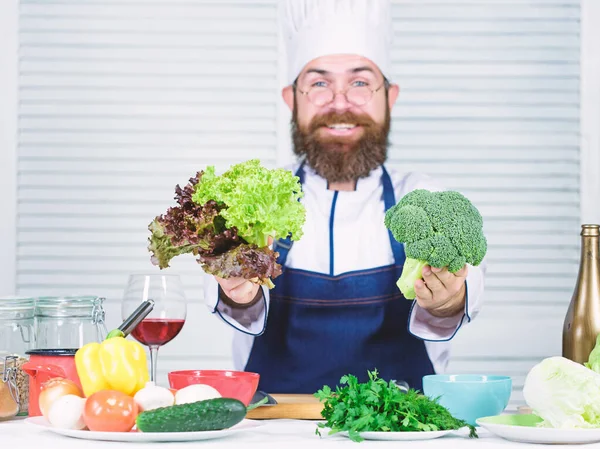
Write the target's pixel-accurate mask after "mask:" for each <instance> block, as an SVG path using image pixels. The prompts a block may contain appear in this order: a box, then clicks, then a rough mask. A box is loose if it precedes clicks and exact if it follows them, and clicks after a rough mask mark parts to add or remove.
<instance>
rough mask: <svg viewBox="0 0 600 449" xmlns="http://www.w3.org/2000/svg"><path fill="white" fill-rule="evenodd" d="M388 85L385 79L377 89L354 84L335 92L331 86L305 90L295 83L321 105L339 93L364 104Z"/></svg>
mask: <svg viewBox="0 0 600 449" xmlns="http://www.w3.org/2000/svg"><path fill="white" fill-rule="evenodd" d="M387 86H388V81H387V80H384V81H383V83H382V84H381V86H379V87H378V88H377V89H371V88H370V87H369V86H352V87H348V88H347V89H345V90H342V91H339V92H334V91H333V90H332V89H331V88H330V87H324V86H314V87H312V88H311V89H309V90H308V91H307V92H304V91H302V90H300V89H299V88H298V85H297V84H296V83H294V87H295V88H296V90H297V91H298V92H299V93H301V94H302V95H305V96H306V98H308V101H310V102H311V103H312V104H314V105H315V106H319V107H320V106H325V105H326V104H329V103H331V102H332V101H333V99H334V98H335V96H336V95H337V94H344V95H345V96H346V100H347V101H348V103H352V104H353V105H355V106H364V105H365V104H367V103H368V102H369V101H371V99H372V98H373V95H374V94H375V93H376V92H379V91H380V90H381V89H382V88H383V87H386V88H387Z"/></svg>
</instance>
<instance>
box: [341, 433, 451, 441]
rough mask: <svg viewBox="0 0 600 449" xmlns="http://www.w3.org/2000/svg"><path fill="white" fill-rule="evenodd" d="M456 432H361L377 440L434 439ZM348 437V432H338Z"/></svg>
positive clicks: (367, 438) (362, 434)
mask: <svg viewBox="0 0 600 449" xmlns="http://www.w3.org/2000/svg"><path fill="white" fill-rule="evenodd" d="M452 432H454V430H436V431H433V432H360V436H361V437H362V438H364V439H365V440H376V441H414V440H432V439H434V438H440V437H443V436H444V435H448V434H449V433H452ZM338 434H339V435H343V436H345V437H347V438H350V437H349V436H348V432H346V431H343V432H338Z"/></svg>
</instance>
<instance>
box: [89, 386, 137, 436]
mask: <svg viewBox="0 0 600 449" xmlns="http://www.w3.org/2000/svg"><path fill="white" fill-rule="evenodd" d="M137 415H138V406H137V404H136V403H135V401H134V400H133V398H132V397H131V396H128V395H126V394H125V393H122V392H120V391H115V390H101V391H97V392H96V393H94V394H92V395H91V396H90V397H88V398H87V399H86V401H85V407H84V409H83V421H84V422H85V425H86V426H87V427H88V429H90V430H93V431H98V432H129V431H130V430H131V428H132V427H133V426H134V424H135V418H136V417H137Z"/></svg>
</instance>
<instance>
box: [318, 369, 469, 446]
mask: <svg viewBox="0 0 600 449" xmlns="http://www.w3.org/2000/svg"><path fill="white" fill-rule="evenodd" d="M367 372H368V374H369V380H368V381H367V382H364V383H360V382H358V379H357V378H356V376H353V375H351V374H347V375H345V376H342V378H341V379H340V385H342V386H337V387H336V390H335V391H333V390H332V389H331V387H329V386H327V385H325V386H323V388H322V389H320V390H319V391H317V392H316V393H315V397H317V398H318V399H319V400H320V401H321V402H324V405H323V411H322V412H321V415H322V416H323V418H325V420H326V422H324V423H323V422H322V423H318V424H317V429H316V434H317V435H319V436H320V435H321V433H320V431H319V429H324V428H329V429H330V431H329V435H332V434H335V433H338V432H343V431H347V432H348V436H349V437H350V439H351V440H352V441H356V442H360V441H363V438H362V437H361V436H360V432H432V431H437V430H456V429H460V428H463V427H469V429H470V433H469V437H471V438H477V432H476V431H475V427H474V426H472V425H470V424H467V423H466V422H465V421H463V420H460V419H457V418H455V417H454V416H452V414H451V413H450V412H449V411H448V409H447V408H445V407H444V406H442V405H440V404H439V403H438V400H439V398H435V399H431V398H428V397H427V396H425V395H423V394H421V393H419V392H418V391H416V390H413V389H410V390H408V392H405V391H404V390H402V389H400V388H399V387H398V386H397V385H396V384H395V383H394V382H393V381H389V382H386V381H385V380H383V379H380V378H378V377H377V376H378V372H377V370H376V369H375V370H374V371H367Z"/></svg>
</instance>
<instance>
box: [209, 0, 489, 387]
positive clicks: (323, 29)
mask: <svg viewBox="0 0 600 449" xmlns="http://www.w3.org/2000/svg"><path fill="white" fill-rule="evenodd" d="M283 11H284V17H283V25H284V28H285V36H286V44H287V50H288V54H287V56H288V69H289V85H288V86H287V87H285V88H284V89H283V92H282V94H283V99H284V101H285V102H286V104H287V105H288V106H289V107H290V108H291V110H292V126H291V128H292V140H293V144H294V152H295V154H296V155H298V156H299V158H298V159H299V160H298V162H297V163H296V164H295V165H294V167H292V168H291V169H292V170H293V171H294V173H296V175H297V176H298V177H299V178H300V180H301V182H302V188H303V191H304V197H303V198H302V201H303V203H304V205H305V207H306V211H307V216H306V223H305V226H304V235H303V237H302V238H301V239H300V240H298V241H296V242H294V243H293V245H292V242H291V241H290V240H285V241H276V242H274V245H273V248H274V249H275V250H276V251H278V252H279V259H278V262H279V263H280V264H281V265H282V267H283V273H282V274H281V275H280V276H279V277H278V278H277V279H276V280H275V284H276V286H275V288H274V289H273V290H270V291H269V290H268V289H267V288H259V287H258V286H257V285H256V284H254V283H252V282H250V281H247V280H244V279H220V278H214V277H212V276H208V275H207V278H206V280H205V298H206V301H207V303H208V305H209V307H210V308H211V310H212V311H213V313H216V314H218V316H219V317H220V318H221V319H223V320H224V321H226V322H227V323H229V324H231V325H232V326H234V327H235V328H236V330H237V332H236V333H235V335H234V363H235V367H236V369H240V370H246V371H252V372H257V373H259V374H260V385H259V388H260V389H261V390H264V391H267V392H271V393H309V394H311V393H314V392H316V391H317V390H318V389H319V388H321V387H322V386H323V385H330V386H331V387H332V388H333V387H335V385H337V384H338V382H339V379H340V377H341V376H343V375H344V374H354V375H356V376H357V377H358V378H359V380H361V381H364V380H365V379H366V376H367V371H369V370H373V369H375V368H376V369H377V370H378V372H379V375H380V376H381V377H382V378H384V379H395V380H397V381H398V382H400V381H404V382H406V383H408V385H409V386H410V387H412V388H415V389H421V388H422V378H423V376H425V375H428V374H433V373H441V372H444V370H445V369H446V367H447V364H448V359H449V354H450V340H451V339H452V338H453V336H454V335H455V334H456V332H457V331H458V329H459V328H460V327H461V325H462V324H463V323H464V322H465V321H467V322H468V321H470V320H471V319H472V318H474V317H475V315H476V314H477V313H478V311H479V308H480V306H481V297H482V293H483V272H484V269H485V263H482V264H481V265H479V266H478V267H472V266H465V267H464V268H463V269H462V270H460V271H458V272H457V273H454V274H452V273H450V272H448V271H447V269H436V268H431V267H429V266H426V267H424V269H423V280H418V281H417V282H416V284H415V290H416V293H417V298H416V300H415V301H408V300H406V299H404V298H403V296H402V294H401V293H400V291H399V289H398V287H397V286H396V280H397V279H398V278H399V277H400V275H401V273H402V266H403V264H404V260H405V255H404V250H403V246H402V245H401V244H399V243H397V242H396V241H395V240H394V238H393V237H392V236H391V233H390V232H389V231H388V230H387V229H386V227H385V225H384V215H385V211H386V210H387V209H389V208H390V207H391V206H393V205H394V204H395V203H396V202H397V201H398V200H399V199H400V198H401V197H402V196H403V195H405V194H406V193H408V192H410V191H411V190H414V189H418V188H424V189H428V190H442V187H441V186H440V185H439V184H438V183H436V182H435V181H434V180H433V179H431V178H430V177H428V176H426V175H423V174H418V173H404V172H399V171H395V170H392V169H390V168H389V167H386V165H385V161H386V158H387V150H388V145H389V142H388V137H389V131H390V123H391V120H390V111H391V109H392V107H393V105H394V103H395V102H396V99H397V97H398V94H399V87H398V85H397V84H394V83H392V80H391V72H390V58H389V56H390V46H391V35H392V27H391V11H390V5H389V1H387V0H356V1H354V0H285V1H284V7H283ZM467 292H468V294H467Z"/></svg>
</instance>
